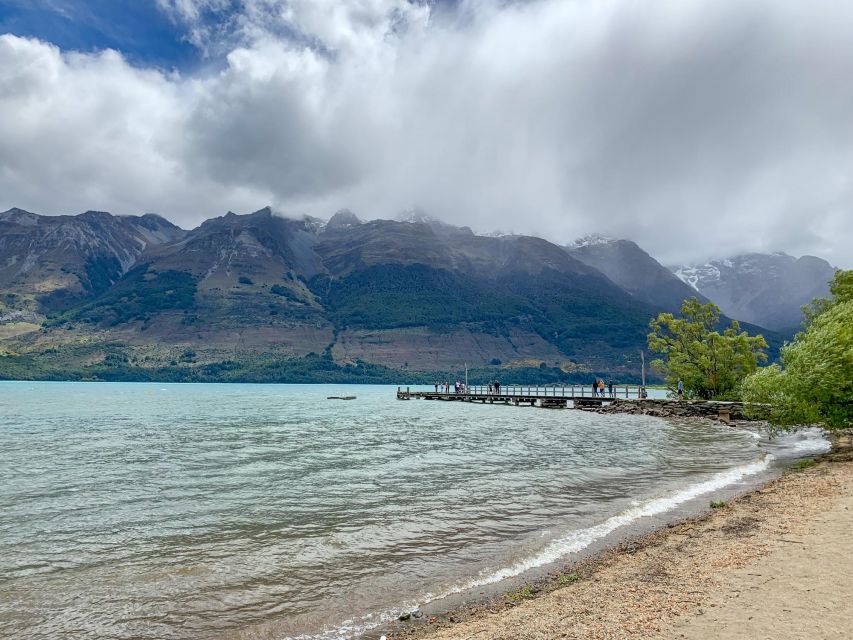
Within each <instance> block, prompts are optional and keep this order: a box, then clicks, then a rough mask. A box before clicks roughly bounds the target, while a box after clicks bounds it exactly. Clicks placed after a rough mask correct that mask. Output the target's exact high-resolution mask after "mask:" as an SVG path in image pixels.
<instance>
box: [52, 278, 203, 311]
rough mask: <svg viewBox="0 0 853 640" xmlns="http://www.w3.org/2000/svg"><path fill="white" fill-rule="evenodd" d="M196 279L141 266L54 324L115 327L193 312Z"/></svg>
mask: <svg viewBox="0 0 853 640" xmlns="http://www.w3.org/2000/svg"><path fill="white" fill-rule="evenodd" d="M195 294H196V282H195V278H194V277H193V276H192V275H191V274H189V273H186V272H184V271H149V270H148V265H142V266H140V267H137V268H135V269H132V270H131V271H129V272H128V273H127V274H125V276H124V277H123V278H122V279H121V280H119V281H118V282H117V283H116V285H115V286H113V287H112V288H111V289H109V290H108V291H107V292H106V293H104V294H102V295H101V296H99V297H97V298H95V299H94V300H92V301H91V302H89V303H87V304H84V305H82V306H80V307H77V308H76V309H74V310H72V311H70V312H68V313H66V314H64V315H63V316H60V317H59V318H58V319H56V320H55V321H54V322H55V323H61V322H63V321H69V320H75V321H82V322H90V323H93V324H101V325H104V326H115V325H118V324H122V323H125V322H129V321H131V320H144V319H146V318H148V317H150V315H152V314H156V313H157V312H159V311H163V310H165V309H191V308H192V307H193V305H194V304H195Z"/></svg>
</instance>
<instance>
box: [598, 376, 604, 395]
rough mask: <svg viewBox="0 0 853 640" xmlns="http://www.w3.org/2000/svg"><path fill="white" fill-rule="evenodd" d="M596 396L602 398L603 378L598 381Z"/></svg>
mask: <svg viewBox="0 0 853 640" xmlns="http://www.w3.org/2000/svg"><path fill="white" fill-rule="evenodd" d="M598 395H599V396H601V397H602V398H603V397H604V378H602V379H601V380H599V381H598Z"/></svg>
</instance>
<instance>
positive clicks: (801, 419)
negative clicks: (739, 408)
mask: <svg viewBox="0 0 853 640" xmlns="http://www.w3.org/2000/svg"><path fill="white" fill-rule="evenodd" d="M830 293H831V294H832V297H831V298H828V299H819V300H815V301H814V302H813V303H812V304H811V305H810V306H809V307H806V308H804V309H803V311H804V312H805V323H804V324H805V328H804V330H803V331H802V332H800V333H798V334H797V335H796V336H795V337H794V340H793V342H790V343H788V344H786V345H785V346H783V347H782V352H781V358H780V360H781V362H782V364H781V366H780V365H778V364H774V365H771V366H769V367H765V368H763V369H760V370H758V371H756V372H755V373H754V374H752V375H750V376H749V377H748V378H747V379H746V380H745V381H744V384H743V396H744V399H745V400H747V401H748V402H750V403H756V405H758V404H760V405H769V416H768V419H769V421H770V423H771V424H773V425H776V426H781V427H788V426H793V425H798V424H822V425H824V426H826V427H829V428H837V427H847V426H851V425H853V271H839V272H837V273H836V275H835V279H834V280H833V282H832V284H831V285H830ZM748 411H751V413H752V414H753V415H755V416H758V415H761V414H762V410H761V408H759V407H755V406H754V407H753V408H752V409H751V410H750V409H749V407H748Z"/></svg>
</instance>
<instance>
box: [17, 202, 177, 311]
mask: <svg viewBox="0 0 853 640" xmlns="http://www.w3.org/2000/svg"><path fill="white" fill-rule="evenodd" d="M184 233H185V232H184V231H183V230H181V229H179V228H178V227H176V226H175V225H173V224H172V223H171V222H169V221H168V220H165V219H164V218H161V217H160V216H157V215H154V214H146V215H144V216H113V215H110V214H109V213H104V212H100V211H87V212H86V213H81V214H80V215H77V216H39V215H36V214H34V213H30V212H28V211H24V210H22V209H10V210H8V211H4V212H2V213H0V290H2V291H4V292H5V293H6V296H7V298H8V296H12V297H11V298H8V299H7V301H6V304H7V306H8V305H12V304H14V305H15V306H17V307H19V308H21V309H27V310H29V311H39V310H41V311H47V310H52V309H56V308H61V307H64V306H68V305H71V304H73V303H74V302H75V301H77V300H79V299H81V298H83V297H86V296H88V295H93V294H98V293H101V292H102V291H105V290H106V289H108V288H109V287H110V286H112V285H113V284H114V283H116V282H117V281H118V280H119V279H120V278H121V277H122V276H123V275H124V274H125V273H126V272H127V270H128V269H129V268H130V267H131V266H132V265H133V264H134V263H135V262H136V260H137V258H138V257H139V256H140V255H141V254H142V253H143V252H144V251H145V250H146V249H149V248H151V247H154V246H157V245H160V244H164V243H169V242H173V241H175V240H178V239H180V238H181V237H182V236H183V234H184Z"/></svg>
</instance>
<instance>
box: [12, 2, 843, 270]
mask: <svg viewBox="0 0 853 640" xmlns="http://www.w3.org/2000/svg"><path fill="white" fill-rule="evenodd" d="M158 4H159V6H161V8H162V9H163V10H164V11H166V12H168V14H169V15H170V16H171V17H172V18H173V19H174V20H175V21H177V22H179V23H180V24H182V25H184V27H185V29H186V31H187V33H188V34H189V35H188V37H189V38H191V39H192V41H193V42H194V43H196V44H197V46H199V47H200V48H203V49H204V50H205V51H207V52H209V55H210V56H211V62H212V65H211V67H210V68H207V69H204V70H202V71H200V72H198V73H196V74H194V75H191V76H180V75H177V74H166V73H164V72H162V71H158V70H155V69H140V68H135V67H133V66H132V65H130V64H128V63H127V62H126V61H125V60H124V59H122V57H121V56H120V55H119V54H118V53H115V52H110V51H108V52H103V53H100V54H97V55H82V54H75V53H70V52H61V51H59V50H58V49H56V48H55V47H52V46H51V45H50V44H48V43H44V42H39V41H36V40H27V39H22V38H16V37H14V36H10V35H7V36H0V206H2V205H4V204H8V205H9V206H11V205H13V204H14V205H18V206H23V207H25V208H31V209H36V210H39V211H46V212H68V211H77V210H83V209H87V208H101V209H109V210H114V211H118V212H138V211H148V210H156V211H159V212H161V213H163V214H165V215H167V216H169V217H171V218H174V219H176V220H177V221H179V222H181V223H183V224H184V225H187V226H189V225H192V224H196V223H197V222H199V221H200V220H201V219H203V218H204V217H207V216H210V215H215V214H219V213H221V212H223V211H225V210H228V209H233V210H237V211H248V210H253V209H255V208H259V207H260V206H262V205H264V204H266V203H271V204H273V205H274V207H276V208H277V209H279V210H281V211H283V212H287V213H290V214H294V215H295V214H299V213H303V212H304V213H312V214H315V215H321V216H328V215H329V213H330V212H332V211H334V210H335V209H336V208H339V207H343V206H347V207H349V208H352V209H353V210H355V211H357V213H358V214H359V215H360V216H362V217H366V218H370V217H386V216H391V215H394V214H395V212H397V211H399V210H400V209H402V208H404V207H407V206H410V205H412V204H417V205H419V206H421V207H423V208H425V209H426V210H428V211H430V212H431V213H432V214H434V215H436V216H438V217H441V218H443V219H445V220H446V221H448V222H454V223H459V224H467V225H471V226H473V227H474V228H478V229H482V230H492V229H504V230H514V231H516V232H525V233H534V234H538V235H542V236H544V237H548V238H550V239H553V240H556V241H567V240H569V239H571V238H573V237H575V236H578V235H582V234H584V233H588V232H593V231H599V232H602V233H605V234H607V235H612V236H622V237H630V238H633V239H635V240H637V241H638V242H639V243H640V244H641V245H642V246H643V247H645V248H646V249H647V250H649V251H650V252H651V253H652V254H653V255H655V256H657V257H658V258H659V259H661V260H662V261H664V262H672V263H675V262H684V261H694V260H700V259H704V258H706V257H709V256H725V255H730V254H733V253H736V252H741V251H747V250H761V251H771V250H786V251H788V252H790V253H792V254H795V255H796V254H801V253H813V254H817V255H822V256H825V257H827V258H828V259H831V260H832V261H833V262H835V263H837V264H840V265H842V266H847V267H853V252H851V251H850V250H849V248H848V247H850V246H853V178H851V177H850V173H849V167H850V166H853V116H851V114H853V85H851V83H850V82H849V70H850V69H851V68H853V39H851V38H849V34H850V33H851V32H853V7H851V8H846V7H844V6H841V5H839V4H838V3H833V2H829V1H828V0H813V1H812V2H810V3H808V5H803V3H800V2H795V1H794V0H787V1H782V0H756V1H754V2H750V3H743V2H734V1H731V2H712V1H710V0H681V1H679V2H674V1H664V0H652V1H650V2H646V3H636V2H631V1H630V0H596V1H594V2H593V1H590V0H528V1H527V2H522V3H507V2H498V1H497V0H461V1H460V2H458V3H454V4H453V6H444V5H437V4H435V3H426V2H408V1H406V0H351V1H349V2H345V1H343V0H286V1H284V0H241V1H239V2H238V1H237V0H158ZM219 56H221V58H220V57H219Z"/></svg>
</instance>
